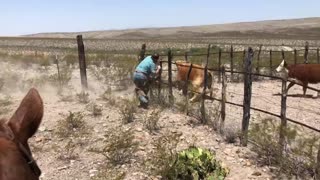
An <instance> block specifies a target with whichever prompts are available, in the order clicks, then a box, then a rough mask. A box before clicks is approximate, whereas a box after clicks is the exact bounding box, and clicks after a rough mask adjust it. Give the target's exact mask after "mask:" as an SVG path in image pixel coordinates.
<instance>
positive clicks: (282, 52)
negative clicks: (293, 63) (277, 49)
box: [281, 49, 285, 59]
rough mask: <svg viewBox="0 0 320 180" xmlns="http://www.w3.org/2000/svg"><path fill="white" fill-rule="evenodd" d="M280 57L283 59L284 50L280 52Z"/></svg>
mask: <svg viewBox="0 0 320 180" xmlns="http://www.w3.org/2000/svg"><path fill="white" fill-rule="evenodd" d="M281 57H282V59H285V56H284V50H283V49H282V50H281Z"/></svg>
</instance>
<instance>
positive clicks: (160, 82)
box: [158, 61, 162, 101]
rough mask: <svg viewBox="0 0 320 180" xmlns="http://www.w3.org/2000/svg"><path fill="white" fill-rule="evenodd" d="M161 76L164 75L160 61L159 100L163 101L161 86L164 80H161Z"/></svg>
mask: <svg viewBox="0 0 320 180" xmlns="http://www.w3.org/2000/svg"><path fill="white" fill-rule="evenodd" d="M161 74H162V61H160V71H159V78H158V80H159V82H158V100H159V101H160V100H161V84H162V79H161Z"/></svg>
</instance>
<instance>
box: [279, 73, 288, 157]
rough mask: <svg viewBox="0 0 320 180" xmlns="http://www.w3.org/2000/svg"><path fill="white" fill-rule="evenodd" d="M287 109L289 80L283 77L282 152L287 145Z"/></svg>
mask: <svg viewBox="0 0 320 180" xmlns="http://www.w3.org/2000/svg"><path fill="white" fill-rule="evenodd" d="M286 109H287V80H286V79H282V92H281V113H280V116H281V125H280V136H279V146H280V149H279V151H280V154H282V151H283V149H284V146H285V131H286V128H287V118H286Z"/></svg>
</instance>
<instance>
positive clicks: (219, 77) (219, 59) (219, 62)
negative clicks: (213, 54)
mask: <svg viewBox="0 0 320 180" xmlns="http://www.w3.org/2000/svg"><path fill="white" fill-rule="evenodd" d="M221 53H222V51H221V48H219V57H218V67H219V68H220V67H221ZM218 73H219V74H218V75H219V76H218V82H219V83H220V82H221V71H219V72H218Z"/></svg>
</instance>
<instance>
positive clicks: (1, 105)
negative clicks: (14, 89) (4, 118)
mask: <svg viewBox="0 0 320 180" xmlns="http://www.w3.org/2000/svg"><path fill="white" fill-rule="evenodd" d="M11 104H12V100H11V97H10V96H5V97H1V98H0V115H2V114H5V113H7V112H8V111H9V108H8V106H9V105H11Z"/></svg>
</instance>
